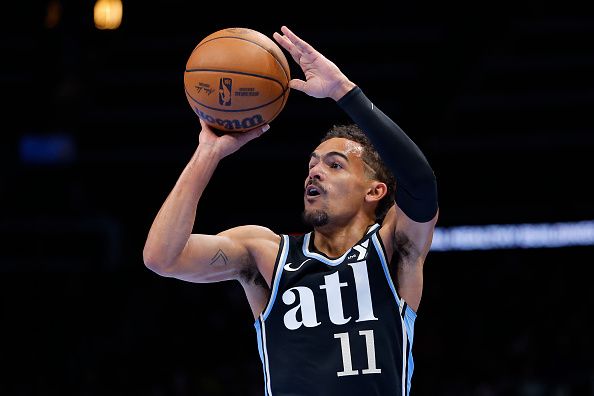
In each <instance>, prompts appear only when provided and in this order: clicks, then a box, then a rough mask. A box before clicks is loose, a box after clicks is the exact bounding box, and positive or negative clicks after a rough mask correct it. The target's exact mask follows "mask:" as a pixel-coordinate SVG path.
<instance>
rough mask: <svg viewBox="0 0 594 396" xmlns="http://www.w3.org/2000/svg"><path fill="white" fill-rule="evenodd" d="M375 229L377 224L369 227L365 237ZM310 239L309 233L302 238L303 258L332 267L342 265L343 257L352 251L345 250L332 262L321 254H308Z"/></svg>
mask: <svg viewBox="0 0 594 396" xmlns="http://www.w3.org/2000/svg"><path fill="white" fill-rule="evenodd" d="M377 227H379V224H377V223H376V224H374V225H372V226H371V227H369V230H367V232H366V235H367V234H369V233H370V232H372V231H373V230H375V229H376V228H377ZM310 239H311V232H309V233H307V234H305V238H303V246H302V251H303V255H304V256H305V257H310V258H314V259H316V260H319V261H321V262H322V263H324V264H328V265H331V266H333V267H335V266H337V265H339V264H342V262H343V261H344V259H345V257H346V256H347V254H349V253H350V252H351V251H352V250H353V249H352V248H351V249H349V250H347V251H346V252H345V253H344V254H343V255H342V256H340V257H339V258H336V259H334V260H332V259H329V258H327V257H326V256H324V255H323V254H319V253H316V252H310V251H309V241H310Z"/></svg>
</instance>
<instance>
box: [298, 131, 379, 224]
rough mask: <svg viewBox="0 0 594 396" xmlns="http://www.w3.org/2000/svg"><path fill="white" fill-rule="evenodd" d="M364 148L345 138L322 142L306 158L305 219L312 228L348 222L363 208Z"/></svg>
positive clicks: (364, 184)
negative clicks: (307, 160) (307, 167)
mask: <svg viewBox="0 0 594 396" xmlns="http://www.w3.org/2000/svg"><path fill="white" fill-rule="evenodd" d="M362 154H363V147H362V146H361V145H360V144H359V143H356V142H353V141H351V140H348V139H344V138H332V139H329V140H326V141H325V142H323V143H321V144H320V145H319V146H318V147H317V148H316V149H315V151H314V152H313V153H312V154H311V156H310V159H309V173H308V175H307V178H306V179H305V191H304V198H303V200H304V205H305V210H304V218H305V220H306V222H308V223H309V224H310V225H312V226H323V225H326V224H328V222H333V223H335V222H338V224H339V223H340V222H345V223H346V222H348V221H349V219H350V218H352V216H353V215H354V214H356V213H357V212H358V211H359V210H360V209H361V207H362V205H363V202H364V198H365V194H366V191H367V190H366V189H367V187H368V182H369V179H368V178H367V177H366V175H365V163H364V162H363V160H362Z"/></svg>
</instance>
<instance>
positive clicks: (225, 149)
mask: <svg viewBox="0 0 594 396" xmlns="http://www.w3.org/2000/svg"><path fill="white" fill-rule="evenodd" d="M200 125H201V126H202V130H201V131H200V136H199V138H198V141H199V143H200V146H202V147H208V149H210V150H212V151H213V152H214V153H215V155H217V156H218V157H219V159H222V158H224V157H226V156H228V155H230V154H233V153H234V152H236V151H237V150H239V149H240V148H241V147H242V146H243V145H245V144H246V143H247V142H249V141H250V140H253V139H255V138H257V137H259V136H261V135H262V134H263V133H264V132H266V131H267V130H268V129H270V125H268V124H264V125H262V126H259V127H257V128H254V129H250V130H249V131H245V132H236V133H225V134H223V135H221V136H219V135H217V134H216V133H215V132H214V131H213V130H212V128H211V127H210V126H208V124H206V123H205V122H204V121H202V120H200Z"/></svg>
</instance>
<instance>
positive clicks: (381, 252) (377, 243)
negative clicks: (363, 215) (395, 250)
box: [371, 234, 400, 306]
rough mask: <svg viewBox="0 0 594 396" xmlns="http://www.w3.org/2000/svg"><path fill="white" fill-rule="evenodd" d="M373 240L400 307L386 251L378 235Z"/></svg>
mask: <svg viewBox="0 0 594 396" xmlns="http://www.w3.org/2000/svg"><path fill="white" fill-rule="evenodd" d="M371 239H372V240H373V244H374V245H375V250H376V251H377V255H378V256H379V258H380V261H381V263H382V268H383V269H384V275H386V280H387V281H388V285H389V286H390V290H392V294H393V295H394V299H396V304H397V305H398V306H400V297H398V293H397V292H396V288H395V287H394V282H392V277H391V276H390V270H389V269H388V261H387V260H386V256H385V255H384V250H383V249H382V246H381V244H380V242H379V239H378V238H377V234H373V236H372V237H371Z"/></svg>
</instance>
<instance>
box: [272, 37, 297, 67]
mask: <svg viewBox="0 0 594 396" xmlns="http://www.w3.org/2000/svg"><path fill="white" fill-rule="evenodd" d="M272 36H273V37H274V39H275V40H276V41H277V42H278V43H279V44H280V45H281V46H282V47H283V48H284V49H286V50H287V51H288V52H289V54H291V57H293V60H295V62H297V63H299V59H300V58H301V55H302V53H301V51H300V50H299V48H297V47H296V46H295V45H294V44H293V43H292V42H291V40H289V39H288V38H287V37H286V36H281V35H280V34H279V33H274V34H273V35H272Z"/></svg>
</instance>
